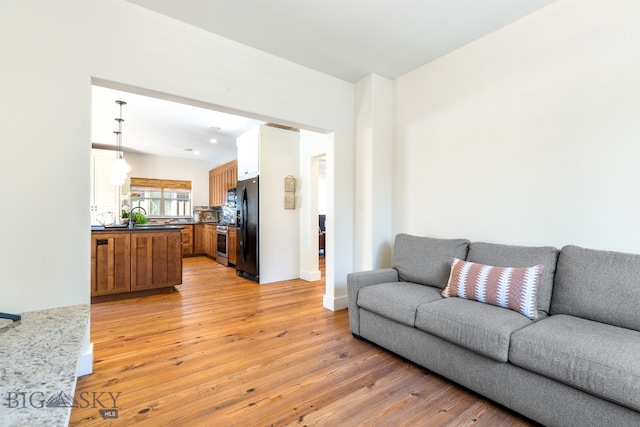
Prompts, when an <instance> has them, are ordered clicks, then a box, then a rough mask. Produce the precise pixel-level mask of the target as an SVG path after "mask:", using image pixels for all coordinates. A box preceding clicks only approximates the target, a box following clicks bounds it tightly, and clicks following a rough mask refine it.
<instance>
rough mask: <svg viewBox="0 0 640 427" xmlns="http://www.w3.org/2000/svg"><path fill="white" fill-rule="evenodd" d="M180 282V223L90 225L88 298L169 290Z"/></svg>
mask: <svg viewBox="0 0 640 427" xmlns="http://www.w3.org/2000/svg"><path fill="white" fill-rule="evenodd" d="M180 284H182V237H181V230H180V227H177V226H172V225H159V224H148V225H147V224H145V225H136V226H135V227H134V228H123V227H102V228H100V227H92V229H91V301H92V302H100V301H105V300H110V299H116V298H123V297H135V296H144V295H148V294H151V293H159V292H172V291H173V290H175V289H174V286H176V285H180Z"/></svg>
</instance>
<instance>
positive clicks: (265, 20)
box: [129, 0, 553, 82]
mask: <svg viewBox="0 0 640 427" xmlns="http://www.w3.org/2000/svg"><path fill="white" fill-rule="evenodd" d="M129 1H130V2H131V3H135V4H138V5H140V6H143V7H145V8H147V9H151V10H154V11H156V12H159V13H161V14H164V15H167V16H169V17H172V18H175V19H177V20H179V21H183V22H186V23H188V24H191V25H194V26H196V27H200V28H202V29H205V30H207V31H210V32H212V33H215V34H218V35H220V36H223V37H225V38H228V39H231V40H235V41H237V42H240V43H243V44H246V45H248V46H252V47H255V48H257V49H260V50H262V51H265V52H269V53H271V54H273V55H276V56H279V57H281V58H285V59H288V60H289V61H292V62H295V63H297V64H301V65H304V66H306V67H309V68H312V69H314V70H317V71H321V72H323V73H325V74H329V75H332V76H335V77H337V78H339V79H342V80H346V81H348V82H356V81H358V80H360V79H361V78H363V77H365V76H367V75H369V74H372V73H375V74H378V75H381V76H383V77H386V78H388V79H395V78H397V77H400V76H401V75H403V74H405V73H407V72H409V71H411V70H413V69H415V68H418V67H419V66H421V65H424V64H426V63H428V62H430V61H433V60H434V59H436V58H438V57H440V56H442V55H445V54H446V53H449V52H451V51H453V50H455V49H458V48H459V47H461V46H464V45H465V44H467V43H470V42H472V41H473V40H476V39H478V38H480V37H482V36H484V35H486V34H488V33H490V32H492V31H495V30H497V29H498V28H500V27H503V26H505V25H507V24H509V23H511V22H513V21H515V20H517V19H519V18H522V17H523V16H525V15H527V14H529V13H531V12H533V11H535V10H538V9H540V8H541V7H544V6H546V5H548V4H550V3H552V1H553V0H188V1H184V0H129Z"/></svg>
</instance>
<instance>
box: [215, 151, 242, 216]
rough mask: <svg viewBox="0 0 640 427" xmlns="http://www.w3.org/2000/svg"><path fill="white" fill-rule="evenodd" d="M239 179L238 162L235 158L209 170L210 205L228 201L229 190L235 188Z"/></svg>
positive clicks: (222, 203) (218, 204)
mask: <svg viewBox="0 0 640 427" xmlns="http://www.w3.org/2000/svg"><path fill="white" fill-rule="evenodd" d="M237 181H238V163H237V162H236V161H235V160H233V161H230V162H229V163H225V164H224V165H222V166H218V167H217V168H215V169H211V170H210V171H209V205H211V206H222V205H224V204H225V203H227V190H229V189H230V188H235V186H236V183H237Z"/></svg>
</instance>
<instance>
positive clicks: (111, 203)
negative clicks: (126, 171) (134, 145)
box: [90, 148, 120, 225]
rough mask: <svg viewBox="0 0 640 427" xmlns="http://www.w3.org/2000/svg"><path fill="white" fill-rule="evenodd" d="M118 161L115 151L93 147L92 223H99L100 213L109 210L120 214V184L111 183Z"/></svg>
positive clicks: (116, 214)
mask: <svg viewBox="0 0 640 427" xmlns="http://www.w3.org/2000/svg"><path fill="white" fill-rule="evenodd" d="M115 161H116V155H115V152H113V151H109V150H98V149H95V148H94V149H91V168H90V169H91V209H90V211H91V224H92V225H96V224H99V222H98V219H100V218H101V217H100V215H103V216H106V214H107V213H108V212H111V213H112V215H111V216H112V217H113V218H116V217H117V216H118V215H119V212H118V210H119V206H120V186H117V185H113V184H112V183H111V169H112V168H113V164H114V163H115Z"/></svg>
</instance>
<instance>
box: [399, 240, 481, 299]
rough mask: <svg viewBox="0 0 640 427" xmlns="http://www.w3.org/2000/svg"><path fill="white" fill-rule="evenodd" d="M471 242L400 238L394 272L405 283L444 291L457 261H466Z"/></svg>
mask: <svg viewBox="0 0 640 427" xmlns="http://www.w3.org/2000/svg"><path fill="white" fill-rule="evenodd" d="M468 249H469V241H468V240H465V239H434V238H431V237H418V236H411V235H409V234H398V235H397V236H396V241H395V245H394V249H393V265H392V266H393V268H395V269H396V270H398V276H399V278H400V280H401V281H406V282H414V283H419V284H422V285H429V286H435V287H437V288H440V289H444V287H445V286H446V285H447V280H448V279H449V272H450V271H451V260H452V259H453V258H460V259H465V258H466V257H467V251H468Z"/></svg>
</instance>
